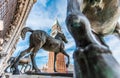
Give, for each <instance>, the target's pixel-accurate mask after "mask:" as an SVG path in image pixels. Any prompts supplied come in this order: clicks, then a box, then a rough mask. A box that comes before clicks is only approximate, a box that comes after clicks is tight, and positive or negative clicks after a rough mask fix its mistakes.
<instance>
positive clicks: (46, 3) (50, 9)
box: [14, 0, 120, 68]
mask: <svg viewBox="0 0 120 78" xmlns="http://www.w3.org/2000/svg"><path fill="white" fill-rule="evenodd" d="M66 1H67V0H37V2H36V3H35V4H34V6H33V8H32V10H31V12H30V14H29V16H28V19H27V21H26V26H28V27H30V28H32V29H40V30H44V31H46V32H47V33H48V34H50V32H51V27H52V25H53V23H54V21H55V19H56V18H57V19H58V21H59V23H60V25H61V28H62V31H63V32H64V33H65V36H66V37H67V39H68V41H69V42H68V43H67V44H65V50H66V52H67V53H68V54H69V56H70V58H71V60H70V61H71V64H73V58H72V54H73V52H74V49H75V43H74V40H73V38H72V37H71V35H70V34H69V32H68V30H67V28H66V25H65V18H66V4H67V2H66ZM30 34H31V33H27V36H26V38H25V40H21V38H20V40H19V42H18V44H17V49H16V51H15V53H14V56H17V55H18V54H19V53H20V52H21V51H23V50H24V49H26V48H28V46H29V35H30ZM104 39H105V41H106V43H107V44H108V45H109V46H110V49H111V50H112V52H113V55H114V57H115V58H116V59H117V61H118V62H119V63H120V40H119V39H118V38H117V37H115V36H113V35H109V36H107V37H105V38H104ZM47 61H48V52H47V51H45V50H39V52H38V54H37V56H36V62H37V65H38V66H39V67H40V68H41V67H42V66H43V65H44V64H46V63H47Z"/></svg>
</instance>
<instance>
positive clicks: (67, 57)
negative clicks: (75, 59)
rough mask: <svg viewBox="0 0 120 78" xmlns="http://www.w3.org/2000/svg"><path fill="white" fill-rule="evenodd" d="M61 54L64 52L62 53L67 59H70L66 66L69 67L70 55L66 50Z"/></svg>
mask: <svg viewBox="0 0 120 78" xmlns="http://www.w3.org/2000/svg"><path fill="white" fill-rule="evenodd" d="M61 52H62V53H63V54H64V55H65V56H66V57H67V59H68V61H67V64H66V67H68V66H69V63H70V57H69V55H68V54H67V53H66V52H65V51H64V50H62V51H61Z"/></svg>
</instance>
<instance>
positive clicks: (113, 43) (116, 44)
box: [106, 35, 120, 63]
mask: <svg viewBox="0 0 120 78" xmlns="http://www.w3.org/2000/svg"><path fill="white" fill-rule="evenodd" d="M106 38H109V40H108V41H107V40H106V42H107V44H108V45H109V47H110V49H111V51H112V54H113V56H114V58H115V59H116V60H117V61H118V62H119V63H120V40H119V39H118V38H117V37H115V36H114V35H109V36H107V37H106Z"/></svg>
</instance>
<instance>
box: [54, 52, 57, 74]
mask: <svg viewBox="0 0 120 78" xmlns="http://www.w3.org/2000/svg"><path fill="white" fill-rule="evenodd" d="M56 56H57V52H55V53H54V72H57V70H56Z"/></svg>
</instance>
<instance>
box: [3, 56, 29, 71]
mask: <svg viewBox="0 0 120 78" xmlns="http://www.w3.org/2000/svg"><path fill="white" fill-rule="evenodd" d="M15 60H16V57H10V59H9V60H8V61H7V64H8V66H7V67H6V68H5V70H4V71H5V72H8V71H7V70H8V68H10V72H11V73H12V72H13V70H14V69H13V68H11V66H12V65H13V64H14V61H15ZM30 62H31V58H30V55H29V56H25V57H24V58H21V59H20V60H19V65H21V66H22V67H21V70H20V72H21V73H22V70H23V68H24V67H25V68H24V72H25V71H26V69H27V67H28V66H29V71H30V69H31V65H30Z"/></svg>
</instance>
